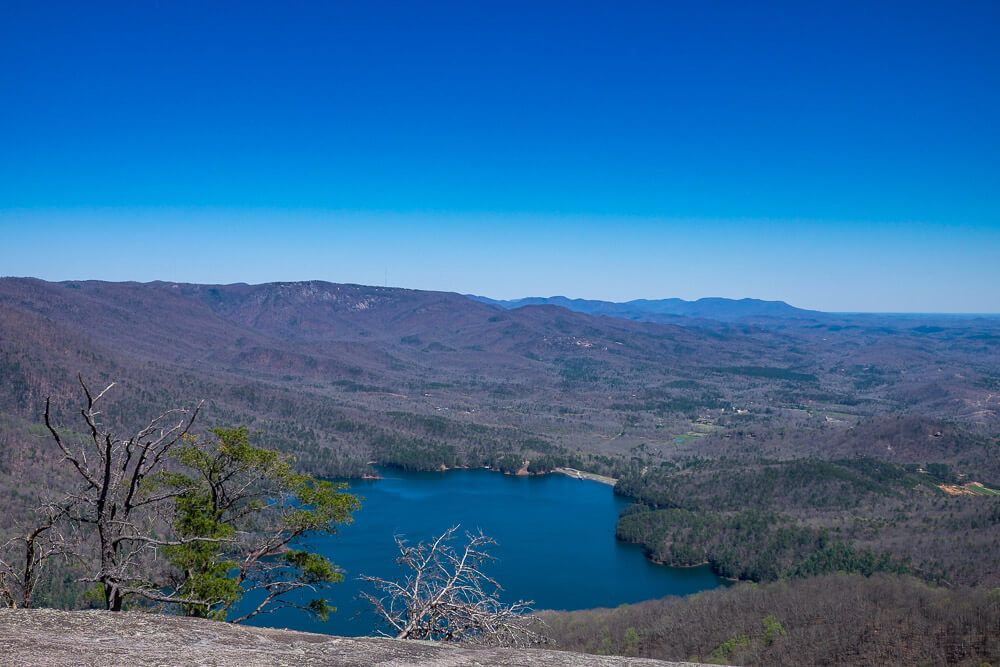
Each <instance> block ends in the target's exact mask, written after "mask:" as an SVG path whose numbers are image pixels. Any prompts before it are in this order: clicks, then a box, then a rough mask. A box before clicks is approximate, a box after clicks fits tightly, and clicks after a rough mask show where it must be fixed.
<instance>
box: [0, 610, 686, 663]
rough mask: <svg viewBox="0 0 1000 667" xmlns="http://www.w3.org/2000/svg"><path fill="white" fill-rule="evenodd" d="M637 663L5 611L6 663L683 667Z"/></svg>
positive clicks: (1, 645) (1, 639)
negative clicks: (644, 666) (641, 666)
mask: <svg viewBox="0 0 1000 667" xmlns="http://www.w3.org/2000/svg"><path fill="white" fill-rule="evenodd" d="M681 664H683V663H668V662H661V661H657V660H644V659H639V658H621V657H605V656H593V655H583V654H580V653H568V652H561V651H552V650H541V649H525V650H519V649H494V648H472V647H460V646H456V645H447V644H440V643H433V642H412V641H397V640H395V639H382V638H374V637H350V638H348V637H333V636H329V635H320V634H311V633H307V632H293V631H290V630H275V629H269V628H252V627H246V626H236V625H230V624H228V623H217V622H212V621H202V620H198V619H189V618H178V617H172V616H163V615H159V614H144V613H139V612H130V613H117V614H116V613H110V612H102V611H75V612H65V611H57V610H53V609H16V610H10V609H3V610H0V665H3V666H4V667H14V666H21V665H32V666H34V665H37V666H39V667H43V666H44V667H49V666H60V667H61V666H64V665H65V666H69V665H73V666H74V667H75V666H78V665H81V666H82V665H87V666H89V667H98V666H105V665H106V666H108V667H111V666H112V665H113V666H115V667H118V666H120V665H129V666H133V665H136V666H144V665H157V666H159V665H216V666H219V667H223V666H232V667H257V666H260V667H264V666H267V667H272V666H275V665H295V666H299V665H324V666H325V665H366V666H367V665H400V666H402V665H441V666H442V667H444V666H448V667H452V666H454V667H457V666H459V665H523V666H524V667H535V666H538V667H549V666H551V667H560V666H564V665H565V666H569V665H574V666H575V665H582V666H584V667H624V666H626V665H635V666H636V667H638V666H640V665H649V666H654V665H659V666H660V667H670V666H671V665H673V666H677V665H681Z"/></svg>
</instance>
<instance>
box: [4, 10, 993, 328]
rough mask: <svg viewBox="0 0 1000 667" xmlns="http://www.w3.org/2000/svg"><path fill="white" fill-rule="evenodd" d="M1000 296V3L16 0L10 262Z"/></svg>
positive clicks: (194, 273) (221, 273)
mask: <svg viewBox="0 0 1000 667" xmlns="http://www.w3.org/2000/svg"><path fill="white" fill-rule="evenodd" d="M386 272H388V282H389V284H392V285H399V286H405V287H416V288H427V289H445V290H454V291H462V292H476V293H481V294H486V295H490V296H496V297H515V296H525V295H549V294H557V293H561V294H567V295H570V296H586V297H593V298H607V299H614V300H623V299H628V298H637V297H650V298H654V297H665V296H681V297H686V298H696V297H700V296H713V295H718V296H731V297H740V296H754V297H760V298H773V299H785V300H787V301H789V302H791V303H794V304H796V305H801V306H806V307H815V308H822V309H827V310H880V311H959V312H970V311H979V312H987V311H988V312H997V311H1000V3H998V2H995V1H991V2H981V3H973V2H947V3H946V2H939V3H930V2H900V3H893V2H876V3H872V2H807V1H801V0H800V1H795V2H787V3H763V2H760V3H758V2H732V3H720V2H708V1H692V2H689V3H671V2H666V1H664V0H660V1H656V2H648V3H637V2H606V3H595V2H565V3H557V2H542V1H540V0H533V1H531V2H512V1H509V0H504V1H502V2H500V1H498V2H455V3H435V2H430V1H426V2H407V3H403V2H395V3H383V2H373V1H365V2H360V1H359V2H351V3H335V2H315V3H310V2H268V3H254V2H248V1H243V2H234V3H221V2H212V3H205V2H198V3H194V2H191V3H188V2H177V1H171V2H134V1H128V2H120V3H105V2H86V3H81V2H66V3H62V2H38V1H37V0H29V1H26V2H21V1H19V0H4V2H2V3H0V274H4V275H34V276H39V277H43V278H49V279H66V278H101V279H111V280H127V279H132V280H152V279H166V280H186V281H193V282H235V281H244V282H262V281H268V280H282V279H308V278H318V279H326V280H333V281H342V282H360V283H368V284H381V283H382V282H383V281H384V280H386Z"/></svg>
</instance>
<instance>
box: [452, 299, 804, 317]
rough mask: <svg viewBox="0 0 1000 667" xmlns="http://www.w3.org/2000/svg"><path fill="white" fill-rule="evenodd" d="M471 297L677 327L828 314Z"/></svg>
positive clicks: (764, 304) (741, 306)
mask: <svg viewBox="0 0 1000 667" xmlns="http://www.w3.org/2000/svg"><path fill="white" fill-rule="evenodd" d="M469 297H470V298H471V299H474V300H476V301H481V302H483V303H488V304H491V305H494V306H500V307H501V308H507V309H510V308H520V307H522V306H542V305H549V306H559V307H561V308H566V309H567V310H572V311H575V312H578V313H586V314H588V315H606V316H608V317H620V318H624V319H629V320H637V321H642V322H669V323H673V324H685V323H686V322H685V319H684V318H697V319H703V320H719V321H722V322H737V321H758V320H768V319H776V318H782V319H785V318H795V319H810V318H816V317H818V316H822V315H824V313H821V312H820V311H815V310H805V309H802V308H796V307H795V306H791V305H789V304H787V303H785V302H784V301H763V300H761V299H724V298H721V297H707V298H704V299H698V300H696V301H685V300H684V299H635V300H632V301H625V302H621V303H618V302H613V301H599V300H594V299H570V298H568V297H565V296H550V297H537V296H535V297H526V298H522V299H511V300H498V299H490V298H489V297H485V296H475V295H469Z"/></svg>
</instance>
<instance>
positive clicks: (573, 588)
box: [251, 469, 722, 636]
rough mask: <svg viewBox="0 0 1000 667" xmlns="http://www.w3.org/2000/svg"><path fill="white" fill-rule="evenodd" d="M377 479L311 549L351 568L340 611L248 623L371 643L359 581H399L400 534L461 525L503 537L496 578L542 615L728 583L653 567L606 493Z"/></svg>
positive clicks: (531, 482) (434, 476)
mask: <svg viewBox="0 0 1000 667" xmlns="http://www.w3.org/2000/svg"><path fill="white" fill-rule="evenodd" d="M380 472H381V474H383V475H384V479H380V480H373V481H354V482H352V483H351V490H352V492H353V493H355V494H357V495H358V496H360V497H361V498H362V508H361V510H360V511H359V512H357V513H356V514H355V521H354V523H353V524H351V525H349V526H345V527H343V528H341V529H340V530H339V531H338V533H337V534H336V535H333V536H326V537H313V538H311V539H310V540H308V542H307V543H308V544H309V546H310V547H311V548H313V549H315V550H318V551H320V552H321V553H323V554H324V555H326V556H328V557H329V558H331V559H332V560H333V561H334V563H336V564H337V565H338V566H340V567H341V568H342V569H343V570H344V582H343V583H340V584H336V585H333V586H331V587H330V589H329V590H328V591H327V592H326V593H325V594H324V596H325V597H326V598H327V599H328V600H329V601H330V602H331V604H333V605H335V606H336V607H337V609H338V610H337V612H336V613H334V614H331V615H330V620H329V621H327V622H326V623H323V622H320V621H316V620H313V619H311V618H309V617H308V616H306V615H305V614H303V613H301V612H297V611H292V610H280V611H278V612H275V613H272V614H266V615H262V616H259V617H257V618H256V619H254V620H252V621H251V623H253V624H255V625H266V626H272V627H283V628H292V629H296V630H307V631H311V632H326V633H330V634H338V635H349V636H350V635H366V634H372V632H373V631H374V629H375V625H376V621H377V619H376V618H375V615H374V614H373V613H372V612H371V610H370V607H369V605H368V603H365V602H362V601H361V600H358V599H357V595H358V592H359V591H360V590H362V586H363V584H362V583H361V582H359V581H357V577H358V575H360V574H370V575H375V576H380V577H385V578H393V579H401V578H402V577H401V575H402V573H401V572H400V570H399V569H398V568H397V566H396V564H395V562H394V559H395V557H396V555H397V554H398V552H397V551H396V547H395V543H394V542H393V535H397V534H402V535H405V536H406V537H407V538H408V539H409V540H410V541H411V542H414V543H415V542H417V541H420V540H426V539H428V538H430V537H433V536H435V535H438V534H440V533H441V532H443V531H444V530H445V529H446V528H448V527H449V526H451V525H454V524H461V526H462V529H461V530H462V531H464V530H470V531H476V530H478V529H482V530H483V532H484V533H486V534H487V535H489V536H491V537H493V538H494V539H496V540H497V542H498V544H497V545H496V546H495V547H494V548H493V549H492V551H491V553H492V554H493V555H494V556H496V558H497V561H496V562H494V563H492V564H491V565H490V566H489V568H488V570H487V571H488V573H489V574H490V575H491V576H493V577H494V578H495V579H496V580H497V581H498V582H499V583H500V584H501V585H502V586H503V587H504V592H503V599H504V600H505V601H508V602H514V601H516V600H518V599H526V600H534V601H535V604H534V607H535V609H587V608H590V607H614V606H617V605H619V604H622V603H627V602H638V601H640V600H648V599H651V598H658V597H663V596H666V595H687V594H689V593H694V592H697V591H702V590H706V589H710V588H714V587H716V586H719V585H720V584H721V583H722V582H721V581H720V579H719V578H718V577H716V576H715V575H713V574H712V572H711V571H710V570H709V569H708V568H707V567H698V568H668V567H664V566H661V565H655V564H653V563H651V562H650V561H649V560H647V559H646V558H645V556H644V555H643V551H642V548H641V547H638V546H636V545H631V544H625V543H622V542H619V541H618V540H616V539H615V521H616V519H617V517H618V514H619V513H620V512H621V510H622V509H623V508H624V507H625V506H627V504H628V502H627V501H626V500H624V499H622V498H620V497H619V496H616V495H615V494H614V493H613V492H612V489H611V487H610V486H608V485H605V484H600V483H598V482H591V481H587V480H578V479H573V478H571V477H566V476H564V475H545V476H536V477H513V476H509V475H501V474H498V473H494V472H490V471H488V470H451V471H449V472H446V473H436V472H432V473H426V472H424V473H421V472H403V471H400V470H396V469H383V470H381V471H380ZM457 544H458V542H457V541H456V545H457Z"/></svg>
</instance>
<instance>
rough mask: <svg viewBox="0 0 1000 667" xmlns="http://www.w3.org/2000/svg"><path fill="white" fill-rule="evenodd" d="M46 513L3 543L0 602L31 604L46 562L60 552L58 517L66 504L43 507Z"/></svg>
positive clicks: (20, 605)
mask: <svg viewBox="0 0 1000 667" xmlns="http://www.w3.org/2000/svg"><path fill="white" fill-rule="evenodd" d="M41 511H42V513H43V517H42V518H41V519H40V520H39V522H38V523H37V524H36V525H34V526H32V527H31V528H28V529H27V530H26V531H25V532H24V533H23V534H21V535H18V536H16V537H12V538H11V539H9V540H8V541H7V542H5V543H4V544H2V545H0V606H4V607H12V608H17V607H30V606H31V602H32V598H33V596H34V592H35V586H36V585H37V584H38V580H39V577H40V576H41V573H42V570H43V568H44V566H45V564H46V563H47V562H48V560H49V559H50V558H54V557H56V556H58V555H60V554H61V545H62V544H63V539H62V538H63V536H62V534H61V533H60V524H59V519H60V518H61V517H62V516H63V515H64V514H65V508H64V507H60V506H55V505H52V506H47V507H44V508H42V510H41Z"/></svg>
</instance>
